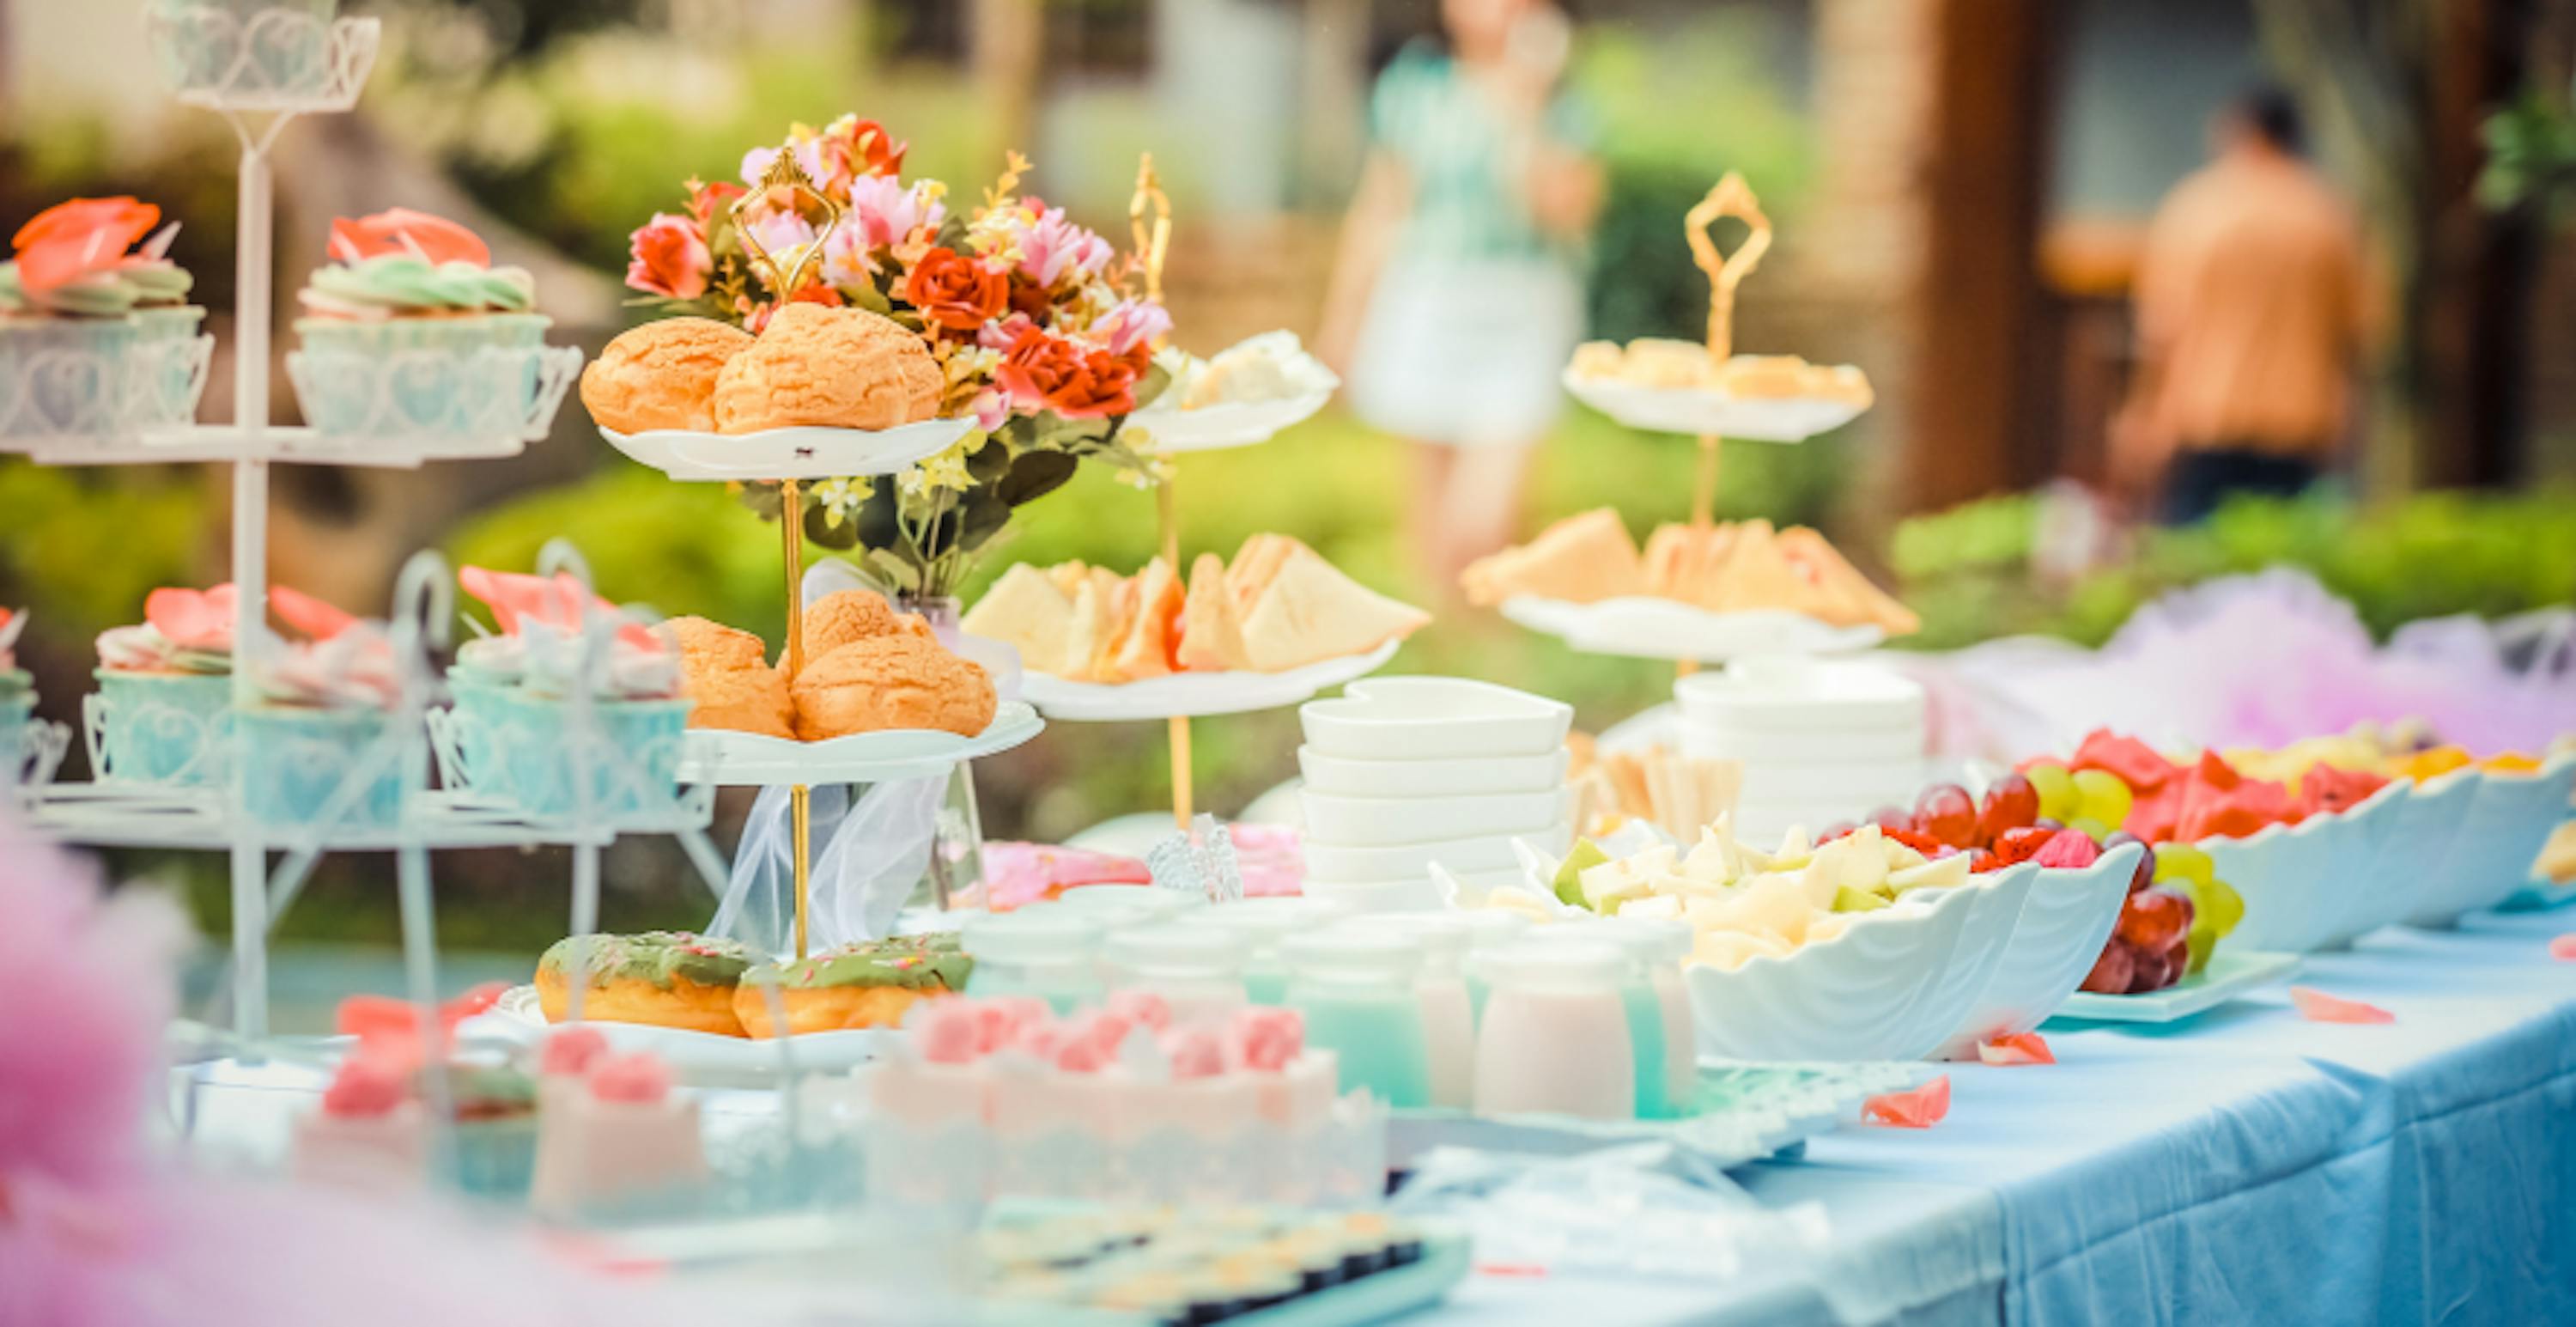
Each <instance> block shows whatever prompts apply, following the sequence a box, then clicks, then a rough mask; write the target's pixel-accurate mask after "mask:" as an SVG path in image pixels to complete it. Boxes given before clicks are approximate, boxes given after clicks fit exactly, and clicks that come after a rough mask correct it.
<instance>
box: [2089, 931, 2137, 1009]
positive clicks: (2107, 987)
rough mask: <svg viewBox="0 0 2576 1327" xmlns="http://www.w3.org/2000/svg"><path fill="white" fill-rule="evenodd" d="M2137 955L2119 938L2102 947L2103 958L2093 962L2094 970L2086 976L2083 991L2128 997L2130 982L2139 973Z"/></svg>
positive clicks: (2115, 937)
mask: <svg viewBox="0 0 2576 1327" xmlns="http://www.w3.org/2000/svg"><path fill="white" fill-rule="evenodd" d="M2137 963H2138V959H2137V955H2136V954H2134V953H2132V952H2130V949H2129V947H2128V946H2127V945H2124V944H2122V943H2120V938H2119V937H2118V936H2113V937H2111V940H2110V943H2108V944H2105V945H2103V946H2102V956H2101V957H2100V958H2097V959H2095V960H2093V970H2092V971H2091V972H2088V973H2085V974H2084V986H2083V989H2085V990H2088V991H2096V992H2099V993H2101V994H2103V995H2126V994H2128V993H2129V982H2130V980H2131V978H2133V977H2134V976H2135V975H2136V973H2137Z"/></svg>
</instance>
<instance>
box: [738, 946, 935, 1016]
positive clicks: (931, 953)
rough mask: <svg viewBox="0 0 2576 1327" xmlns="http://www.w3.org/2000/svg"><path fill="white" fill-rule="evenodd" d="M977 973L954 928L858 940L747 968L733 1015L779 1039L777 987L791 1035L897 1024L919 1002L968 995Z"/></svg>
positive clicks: (739, 988)
mask: <svg viewBox="0 0 2576 1327" xmlns="http://www.w3.org/2000/svg"><path fill="white" fill-rule="evenodd" d="M974 968H975V960H974V958H973V957H972V956H970V955H969V954H967V953H966V951H965V949H964V947H963V946H962V945H961V944H960V943H959V939H958V935H957V933H956V932H955V931H939V932H934V933H932V934H928V935H899V936H894V937H892V938H889V939H884V940H861V941H859V942H857V943H855V944H848V945H842V946H840V947H839V948H837V949H829V950H825V951H824V952H822V953H819V954H814V955H812V956H810V957H807V958H803V959H780V960H778V961H776V962H771V963H763V964H760V965H759V966H757V967H754V968H752V969H750V970H749V971H747V972H745V973H744V974H743V975H742V978H741V982H740V984H739V986H738V988H737V989H736V991H735V993H734V1014H735V1016H736V1018H737V1019H739V1021H740V1022H741V1024H742V1028H743V1031H744V1032H745V1033H747V1034H749V1035H751V1036H754V1037H768V1036H774V1035H776V1033H775V1031H774V1028H775V1026H776V1023H775V1020H774V1019H773V1018H772V1017H771V1011H770V1003H769V996H768V992H767V989H766V988H767V987H768V986H771V985H775V986H776V987H777V988H778V998H779V1003H781V1004H783V1005H784V1006H785V1007H786V1011H787V1031H788V1032H789V1033H790V1034H794V1033H800V1032H833V1031H842V1030H846V1029H851V1028H891V1027H897V1026H900V1025H901V1024H902V1022H903V1016H904V1013H905V1011H907V1010H909V1009H911V1008H912V1004H913V1002H914V1001H916V1000H923V999H931V998H935V997H938V996H942V995H953V994H956V993H958V992H961V991H963V990H965V989H966V977H967V974H969V973H971V972H972V971H974Z"/></svg>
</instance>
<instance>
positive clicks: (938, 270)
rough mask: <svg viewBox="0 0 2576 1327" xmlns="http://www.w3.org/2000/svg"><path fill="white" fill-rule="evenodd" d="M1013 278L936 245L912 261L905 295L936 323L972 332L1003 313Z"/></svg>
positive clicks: (906, 280)
mask: <svg viewBox="0 0 2576 1327" xmlns="http://www.w3.org/2000/svg"><path fill="white" fill-rule="evenodd" d="M1009 296H1010V280H1009V278H1008V277H1005V276H1004V275H1003V274H1002V273H1000V272H997V271H994V270H993V269H992V268H990V267H987V266H985V265H984V264H983V263H981V262H978V261H976V260H975V259H973V258H969V257H967V256H965V255H964V254H961V253H958V252H957V251H956V250H954V249H949V248H937V249H933V250H931V251H930V252H928V253H925V254H923V255H922V256H921V261H920V262H917V263H914V264H913V265H912V274H911V275H910V276H907V277H905V278H904V283H903V297H904V298H905V299H906V300H909V301H910V302H911V303H912V306H913V307H914V308H916V309H919V310H921V316H922V317H923V318H925V319H927V320H929V321H930V322H931V323H932V324H933V325H935V326H939V327H945V328H947V329H949V330H950V331H956V332H971V331H974V330H975V329H976V328H979V327H982V326H983V325H984V324H985V323H986V322H989V321H991V320H992V319H993V318H995V317H998V316H1000V314H1001V312H1002V308H1003V305H1004V303H1005V302H1006V301H1007V300H1008V299H1009Z"/></svg>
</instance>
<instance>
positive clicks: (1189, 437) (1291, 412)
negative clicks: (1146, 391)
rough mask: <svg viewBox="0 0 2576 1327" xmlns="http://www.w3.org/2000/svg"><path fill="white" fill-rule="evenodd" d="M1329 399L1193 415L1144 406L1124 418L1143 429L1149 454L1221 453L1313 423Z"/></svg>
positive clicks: (1318, 396)
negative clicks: (1150, 443)
mask: <svg viewBox="0 0 2576 1327" xmlns="http://www.w3.org/2000/svg"><path fill="white" fill-rule="evenodd" d="M1332 399H1333V389H1331V388H1326V389H1324V390H1323V391H1320V392H1307V393H1305V394H1304V395H1301V396H1290V397H1283V398H1281V399H1279V400H1276V401H1242V402H1227V403H1223V404H1219V405H1210V406H1201V407H1199V408H1198V409H1196V410H1182V409H1178V408H1173V409H1168V410H1164V409H1156V408H1154V407H1152V406H1148V407H1146V408H1145V409H1143V410H1140V411H1137V412H1136V413H1135V414H1133V415H1131V416H1129V417H1128V423H1129V425H1130V426H1131V427H1134V428H1141V429H1143V430H1145V432H1146V433H1147V434H1148V435H1149V436H1151V437H1152V438H1153V440H1154V450H1155V451H1157V452H1160V453H1162V454H1164V455H1166V456H1171V455H1178V454H1181V453H1184V452H1216V451H1226V450H1229V449H1231V448H1235V447H1252V446H1258V445H1259V444H1261V443H1265V442H1268V441H1270V439H1271V438H1272V437H1274V436H1276V435H1278V434H1279V433H1281V432H1283V431H1284V430H1287V429H1289V428H1292V427H1294V426H1296V425H1298V424H1302V423H1304V422H1306V421H1307V420H1308V419H1311V418H1313V417H1314V415H1315V412H1316V411H1319V410H1321V409H1323V408H1324V405H1325V403H1326V402H1328V401H1330V400H1332Z"/></svg>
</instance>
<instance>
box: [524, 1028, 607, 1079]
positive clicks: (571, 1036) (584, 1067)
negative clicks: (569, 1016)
mask: <svg viewBox="0 0 2576 1327" xmlns="http://www.w3.org/2000/svg"><path fill="white" fill-rule="evenodd" d="M606 1054H608V1038H607V1037H605V1036H602V1035H601V1034H600V1031H599V1029H597V1028H594V1027H580V1026H575V1027H568V1028H565V1029H564V1030H563V1031H561V1032H558V1033H556V1034H554V1035H553V1036H551V1037H548V1038H546V1049H545V1053H544V1054H543V1056H541V1057H540V1058H539V1060H538V1067H539V1069H540V1070H541V1071H542V1072H544V1073H546V1074H550V1075H551V1074H572V1075H575V1076H578V1075H581V1074H585V1073H588V1072H589V1071H590V1067H591V1065H593V1064H595V1063H597V1062H598V1061H599V1058H600V1057H601V1056H604V1055H606Z"/></svg>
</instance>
